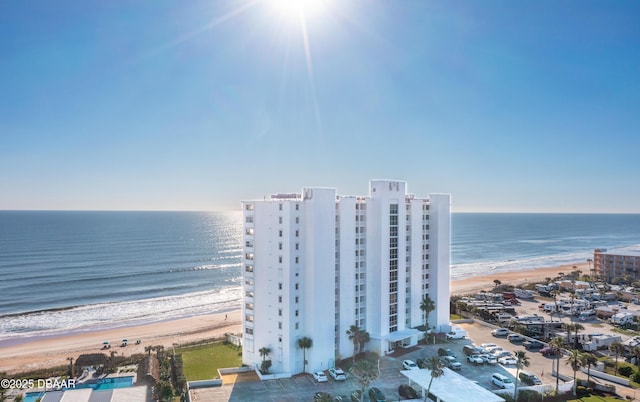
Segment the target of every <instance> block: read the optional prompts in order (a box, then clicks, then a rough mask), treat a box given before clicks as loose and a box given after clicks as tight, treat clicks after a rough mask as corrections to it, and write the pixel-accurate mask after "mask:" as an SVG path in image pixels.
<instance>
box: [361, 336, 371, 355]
mask: <svg viewBox="0 0 640 402" xmlns="http://www.w3.org/2000/svg"><path fill="white" fill-rule="evenodd" d="M370 340H371V335H369V333H368V332H367V331H361V332H360V353H362V352H364V345H366V344H367V343H369V341H370Z"/></svg>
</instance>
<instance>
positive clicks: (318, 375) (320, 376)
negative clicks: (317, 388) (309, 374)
mask: <svg viewBox="0 0 640 402" xmlns="http://www.w3.org/2000/svg"><path fill="white" fill-rule="evenodd" d="M313 378H314V379H315V380H316V381H318V382H327V381H328V380H327V375H326V374H325V373H324V371H316V372H315V373H313Z"/></svg>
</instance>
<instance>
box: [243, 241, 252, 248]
mask: <svg viewBox="0 0 640 402" xmlns="http://www.w3.org/2000/svg"><path fill="white" fill-rule="evenodd" d="M244 246H245V247H253V242H252V241H250V240H247V241H246V242H245V243H244Z"/></svg>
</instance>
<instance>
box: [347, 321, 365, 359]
mask: <svg viewBox="0 0 640 402" xmlns="http://www.w3.org/2000/svg"><path fill="white" fill-rule="evenodd" d="M347 335H349V340H350V341H351V342H353V362H354V363H355V362H356V350H357V348H358V345H360V340H361V339H362V330H361V329H360V328H359V327H358V326H356V325H352V326H351V327H349V329H348V330H347Z"/></svg>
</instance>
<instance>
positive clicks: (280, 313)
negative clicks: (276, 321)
mask: <svg viewBox="0 0 640 402" xmlns="http://www.w3.org/2000/svg"><path fill="white" fill-rule="evenodd" d="M278 315H279V316H280V317H282V309H281V308H279V309H278Z"/></svg>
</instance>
